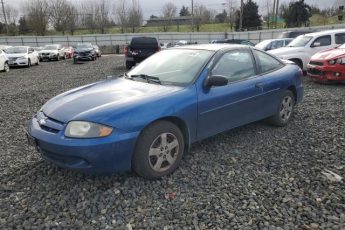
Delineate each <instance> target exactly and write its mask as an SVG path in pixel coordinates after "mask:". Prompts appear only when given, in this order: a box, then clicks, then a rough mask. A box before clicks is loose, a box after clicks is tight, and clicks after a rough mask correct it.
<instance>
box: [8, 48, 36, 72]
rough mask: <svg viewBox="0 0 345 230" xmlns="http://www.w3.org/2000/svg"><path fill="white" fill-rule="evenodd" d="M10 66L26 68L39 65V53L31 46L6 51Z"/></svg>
mask: <svg viewBox="0 0 345 230" xmlns="http://www.w3.org/2000/svg"><path fill="white" fill-rule="evenodd" d="M5 52H6V56H7V58H8V65H9V66H26V67H30V66H31V65H33V64H36V65H39V64H40V60H39V58H38V53H37V51H35V50H34V49H33V48H32V47H29V46H13V47H10V48H7V49H5Z"/></svg>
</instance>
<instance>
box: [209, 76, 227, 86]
mask: <svg viewBox="0 0 345 230" xmlns="http://www.w3.org/2000/svg"><path fill="white" fill-rule="evenodd" d="M227 84H228V79H226V78H225V77H223V76H208V77H207V78H206V81H205V87H207V88H210V87H212V86H224V85H227Z"/></svg>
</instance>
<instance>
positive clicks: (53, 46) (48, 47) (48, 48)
mask: <svg viewBox="0 0 345 230" xmlns="http://www.w3.org/2000/svg"><path fill="white" fill-rule="evenodd" d="M43 49H44V50H57V49H58V46H56V45H47V46H45V47H44V48H43Z"/></svg>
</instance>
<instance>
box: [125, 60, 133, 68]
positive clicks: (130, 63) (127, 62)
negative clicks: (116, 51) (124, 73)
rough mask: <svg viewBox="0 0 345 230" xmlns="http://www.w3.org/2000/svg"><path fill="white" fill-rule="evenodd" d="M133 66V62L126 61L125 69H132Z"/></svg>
mask: <svg viewBox="0 0 345 230" xmlns="http://www.w3.org/2000/svg"><path fill="white" fill-rule="evenodd" d="M133 66H134V62H131V61H126V69H128V70H129V69H132V67H133Z"/></svg>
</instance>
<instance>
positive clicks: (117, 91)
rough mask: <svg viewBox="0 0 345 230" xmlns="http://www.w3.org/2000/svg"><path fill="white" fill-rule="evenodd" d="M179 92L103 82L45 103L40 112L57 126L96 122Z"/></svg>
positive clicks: (128, 82)
mask: <svg viewBox="0 0 345 230" xmlns="http://www.w3.org/2000/svg"><path fill="white" fill-rule="evenodd" d="M181 89H183V88H182V87H177V86H166V85H156V84H147V83H143V82H138V81H131V80H127V79H124V78H118V79H114V80H106V81H101V82H96V83H93V84H90V85H86V86H83V87H80V88H76V89H73V90H70V91H67V92H65V93H63V94H60V95H58V96H56V97H54V98H52V99H51V100H49V101H48V102H47V103H46V104H45V105H44V106H43V112H44V113H45V114H46V115H47V116H48V117H51V118H53V119H55V120H58V121H60V122H64V123H67V122H68V121H71V120H78V119H80V120H89V121H93V122H99V121H102V120H104V117H103V116H106V115H107V114H109V112H110V114H111V113H112V111H113V112H116V111H118V110H121V109H126V108H128V107H133V106H137V105H141V106H142V105H143V103H145V101H152V100H159V99H161V98H162V97H164V96H166V95H169V94H171V93H173V92H176V91H179V90H181Z"/></svg>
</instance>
